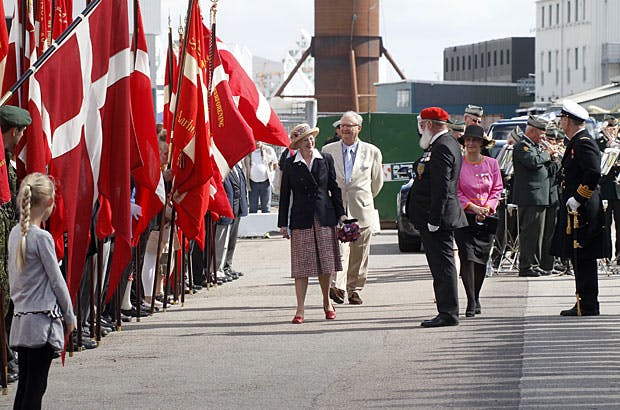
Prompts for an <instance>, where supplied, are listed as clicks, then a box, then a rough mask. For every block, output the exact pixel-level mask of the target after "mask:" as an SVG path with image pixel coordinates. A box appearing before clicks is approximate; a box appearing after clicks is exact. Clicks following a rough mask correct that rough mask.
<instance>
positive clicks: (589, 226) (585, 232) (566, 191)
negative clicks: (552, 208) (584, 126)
mask: <svg viewBox="0 0 620 410" xmlns="http://www.w3.org/2000/svg"><path fill="white" fill-rule="evenodd" d="M600 161H601V160H600V151H599V149H598V146H597V145H596V142H595V141H594V140H593V139H592V138H591V137H590V135H589V134H588V132H587V131H586V130H582V131H580V132H578V133H577V134H575V136H574V137H573V138H572V139H571V140H570V142H569V143H568V145H567V146H566V150H565V151H564V158H562V198H561V199H560V212H559V213H558V222H557V226H556V230H555V234H554V236H553V243H552V249H551V252H552V254H553V255H555V256H563V257H568V256H571V255H572V254H573V249H574V240H576V241H577V242H578V243H579V246H580V248H578V251H579V252H585V254H587V255H590V256H592V257H593V258H609V257H610V256H611V255H610V254H611V245H610V238H609V231H608V229H606V227H605V217H604V215H603V202H602V201H601V196H600V194H599V192H598V190H597V184H598V182H599V179H600V176H601V162H600ZM570 197H575V199H576V200H577V201H578V202H579V203H580V204H581V205H580V206H579V208H577V211H578V212H579V228H578V229H572V230H571V233H570V234H569V233H567V224H568V214H567V210H566V202H567V201H568V199H569V198H570Z"/></svg>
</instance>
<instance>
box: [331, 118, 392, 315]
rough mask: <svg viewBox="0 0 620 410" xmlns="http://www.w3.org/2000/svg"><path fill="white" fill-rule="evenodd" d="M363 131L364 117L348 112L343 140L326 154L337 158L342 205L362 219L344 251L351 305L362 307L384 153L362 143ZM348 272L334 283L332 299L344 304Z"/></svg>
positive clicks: (376, 222) (342, 122)
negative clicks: (354, 239)
mask: <svg viewBox="0 0 620 410" xmlns="http://www.w3.org/2000/svg"><path fill="white" fill-rule="evenodd" d="M361 130H362V117H361V116H360V115H359V114H358V113H356V112H354V111H347V112H345V113H344V114H343V115H342V118H341V119H340V135H341V138H342V140H341V141H338V142H333V143H331V144H327V145H325V146H324V147H323V152H327V153H329V154H331V155H332V157H334V166H335V168H336V180H337V181H338V186H339V187H340V189H341V191H342V202H343V205H344V209H345V210H346V212H347V216H348V217H349V218H355V219H357V220H358V222H357V223H358V225H359V227H360V237H359V239H358V240H357V241H355V242H349V243H348V244H345V245H344V246H343V247H342V248H344V249H343V255H346V253H347V252H346V251H347V249H346V248H347V247H348V251H349V252H348V253H349V257H348V264H347V263H346V262H347V259H346V258H345V259H344V262H345V263H343V266H344V267H345V269H346V272H347V275H346V291H347V294H348V297H349V298H348V299H349V303H350V304H352V305H361V304H362V298H361V297H360V293H361V291H362V289H363V288H364V284H365V283H366V275H367V273H368V255H369V253H370V238H371V234H372V232H373V227H377V226H378V225H379V214H378V213H377V211H376V210H375V204H374V197H376V196H377V195H378V194H379V191H380V190H381V188H382V187H383V169H382V163H381V162H382V159H381V151H379V149H378V148H377V147H375V146H374V145H372V144H369V143H367V142H364V141H360V140H359V138H358V135H359V133H360V131H361ZM344 282H345V276H344V271H343V272H338V273H337V274H336V277H335V278H334V279H333V280H332V288H331V289H330V292H329V294H330V297H331V298H332V299H333V300H334V301H335V302H336V303H344V296H345V295H344V289H343V288H344V287H345V284H344Z"/></svg>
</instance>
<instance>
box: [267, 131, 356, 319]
mask: <svg viewBox="0 0 620 410" xmlns="http://www.w3.org/2000/svg"><path fill="white" fill-rule="evenodd" d="M318 132H319V129H318V128H310V126H309V125H308V124H300V125H298V126H296V127H295V128H294V129H293V131H292V132H291V145H290V147H291V149H297V154H296V155H294V156H292V157H289V158H287V159H286V161H285V163H284V165H285V166H284V168H283V169H282V185H281V187H280V204H279V214H278V226H279V227H280V232H281V233H282V235H283V236H284V237H285V238H290V239H291V277H293V278H294V279H295V293H296V296H297V311H296V313H295V317H294V319H293V323H295V324H300V323H303V322H304V301H305V298H306V291H307V289H308V278H309V277H311V276H318V278H319V283H320V285H321V291H322V293H323V310H324V311H325V318H326V319H335V318H336V311H335V309H334V307H333V306H332V304H331V302H330V300H329V281H330V277H331V275H332V274H333V273H334V272H336V271H338V270H342V262H341V260H340V248H339V246H338V235H337V233H336V226H337V225H338V222H339V221H343V220H345V219H346V215H345V212H344V208H343V206H342V195H341V192H340V188H338V183H337V182H336V171H335V169H334V159H333V158H332V156H331V155H329V154H326V153H323V154H321V153H320V152H319V151H318V150H317V149H315V137H316V135H317V134H318ZM291 201H292V205H291ZM289 231H290V234H289Z"/></svg>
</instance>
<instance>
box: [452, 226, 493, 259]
mask: <svg viewBox="0 0 620 410" xmlns="http://www.w3.org/2000/svg"><path fill="white" fill-rule="evenodd" d="M494 238H495V235H493V234H490V233H486V232H481V231H479V230H477V229H476V228H474V227H470V226H466V227H464V228H460V229H457V230H456V231H454V239H455V240H456V245H457V246H458V248H459V259H460V260H461V263H463V262H475V263H479V264H482V265H486V264H487V261H488V260H489V255H490V254H491V249H492V248H493V239H494Z"/></svg>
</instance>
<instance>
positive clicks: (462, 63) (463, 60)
mask: <svg viewBox="0 0 620 410" xmlns="http://www.w3.org/2000/svg"><path fill="white" fill-rule="evenodd" d="M461 67H463V71H465V56H463V57H461Z"/></svg>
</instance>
